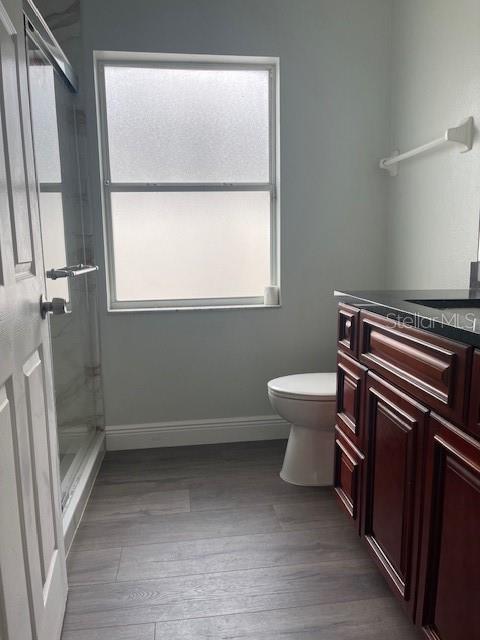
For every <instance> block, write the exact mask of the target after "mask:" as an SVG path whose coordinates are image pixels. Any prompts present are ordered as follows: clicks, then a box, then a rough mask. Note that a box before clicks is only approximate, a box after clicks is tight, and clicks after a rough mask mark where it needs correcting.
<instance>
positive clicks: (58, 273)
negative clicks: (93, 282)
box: [47, 264, 98, 280]
mask: <svg viewBox="0 0 480 640" xmlns="http://www.w3.org/2000/svg"><path fill="white" fill-rule="evenodd" d="M93 271H98V266H97V265H96V264H94V265H91V264H74V265H72V266H70V267H60V269H50V270H49V271H47V278H50V280H56V279H57V278H77V277H78V276H83V275H85V274H87V273H92V272H93Z"/></svg>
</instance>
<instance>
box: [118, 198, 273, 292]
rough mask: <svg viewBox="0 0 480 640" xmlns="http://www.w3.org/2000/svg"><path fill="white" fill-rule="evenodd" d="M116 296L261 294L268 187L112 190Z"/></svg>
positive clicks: (266, 269) (266, 277)
mask: <svg viewBox="0 0 480 640" xmlns="http://www.w3.org/2000/svg"><path fill="white" fill-rule="evenodd" d="M112 230H113V254H114V268H115V279H116V294H117V299H118V300H120V301H121V300H173V299H202V298H231V297H240V298H242V297H255V296H263V292H264V287H265V286H266V285H268V284H270V194H269V193H268V192H262V191H257V192H238V191H229V192H222V191H220V192H218V191H217V192H156V193H112Z"/></svg>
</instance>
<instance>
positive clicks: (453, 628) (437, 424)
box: [417, 415, 480, 640]
mask: <svg viewBox="0 0 480 640" xmlns="http://www.w3.org/2000/svg"><path fill="white" fill-rule="evenodd" d="M426 454H427V455H426V477H425V501H424V515H423V522H424V533H423V536H422V561H421V568H420V580H419V605H418V616H417V618H418V621H419V622H420V624H421V625H422V627H423V629H424V632H425V635H426V636H427V637H428V638H431V639H432V640H467V639H468V638H471V639H472V640H473V639H474V638H478V637H479V634H480V443H478V442H476V441H475V440H473V439H472V438H470V437H469V436H468V435H466V434H464V433H462V432H461V431H459V430H458V429H457V428H456V427H454V426H453V425H451V424H449V423H448V422H447V421H446V420H444V419H442V418H440V417H437V416H433V415H432V416H431V417H430V419H429V430H428V439H427V451H426Z"/></svg>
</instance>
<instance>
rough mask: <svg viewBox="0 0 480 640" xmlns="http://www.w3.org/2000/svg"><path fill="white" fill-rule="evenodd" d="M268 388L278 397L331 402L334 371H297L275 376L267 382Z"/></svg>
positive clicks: (335, 385)
mask: <svg viewBox="0 0 480 640" xmlns="http://www.w3.org/2000/svg"><path fill="white" fill-rule="evenodd" d="M268 390H269V392H270V393H273V394H274V395H276V396H279V397H280V398H292V399H293V400H316V401H317V402H322V401H323V402H331V401H332V400H335V397H336V392H337V374H336V373H299V374H295V375H291V376H283V377H281V378H275V379H274V380H270V382H269V383H268Z"/></svg>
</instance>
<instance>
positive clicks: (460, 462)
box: [334, 304, 480, 640]
mask: <svg viewBox="0 0 480 640" xmlns="http://www.w3.org/2000/svg"><path fill="white" fill-rule="evenodd" d="M355 311H357V314H356V315H355V314H354V313H353V312H352V314H351V316H348V314H349V313H350V311H349V308H348V305H345V304H342V305H341V308H340V309H339V314H342V316H343V317H344V318H345V317H352V318H354V319H355V323H356V324H355V326H356V328H357V335H358V344H357V349H358V351H357V353H358V355H357V356H356V357H355V354H354V353H353V352H352V349H351V347H350V345H348V344H346V343H345V341H344V340H343V339H341V335H342V334H341V333H340V328H341V326H342V322H344V320H339V340H338V343H337V344H338V349H339V351H338V359H337V363H338V366H337V387H338V388H337V425H336V431H335V433H336V437H335V477H334V484H335V491H336V493H337V497H338V500H339V502H340V504H341V505H342V507H343V509H344V510H345V511H346V512H347V514H348V515H349V516H350V518H351V519H352V520H353V521H354V523H355V526H356V527H357V528H358V531H359V533H360V535H361V536H362V537H363V538H364V540H365V542H366V544H367V547H368V549H369V551H370V553H371V555H372V557H373V559H374V560H375V562H376V563H377V565H378V567H379V569H380V571H381V572H382V573H383V575H384V576H385V579H386V580H387V582H388V584H389V586H390V588H391V589H392V591H393V592H394V593H395V594H396V596H397V597H398V598H399V600H400V601H401V602H402V604H403V606H404V608H405V611H406V613H407V615H408V616H409V617H410V619H411V620H412V621H413V622H414V623H416V624H417V625H418V626H420V627H421V628H422V630H423V632H424V635H425V636H426V637H427V638H429V639H430V640H470V639H472V640H473V639H476V638H479V639H480V351H474V349H473V348H472V347H470V346H468V345H465V344H462V343H460V342H455V341H452V340H450V339H446V338H444V337H442V336H439V335H436V334H433V333H430V332H426V331H420V330H418V329H414V328H411V327H408V326H407V327H406V326H399V325H398V324H397V323H395V322H394V321H392V320H388V319H386V318H384V317H382V316H380V315H377V314H373V313H370V312H366V311H363V310H362V311H361V312H358V310H355Z"/></svg>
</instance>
